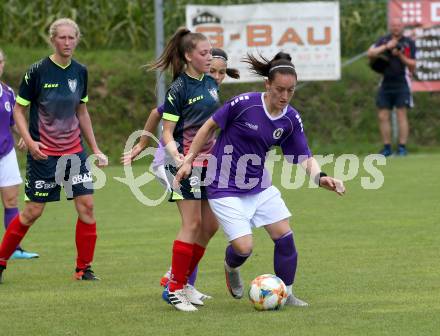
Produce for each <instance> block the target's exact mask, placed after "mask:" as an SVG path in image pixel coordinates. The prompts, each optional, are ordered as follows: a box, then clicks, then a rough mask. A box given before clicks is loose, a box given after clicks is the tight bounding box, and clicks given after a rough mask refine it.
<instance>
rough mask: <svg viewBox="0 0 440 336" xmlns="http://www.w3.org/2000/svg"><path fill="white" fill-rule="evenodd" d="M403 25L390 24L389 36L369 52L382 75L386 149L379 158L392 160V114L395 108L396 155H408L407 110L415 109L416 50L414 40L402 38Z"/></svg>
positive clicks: (381, 119)
mask: <svg viewBox="0 0 440 336" xmlns="http://www.w3.org/2000/svg"><path fill="white" fill-rule="evenodd" d="M402 33H403V24H402V21H401V19H400V18H394V19H392V20H391V24H390V33H389V34H387V35H385V36H383V37H381V38H380V39H379V40H377V42H376V43H375V44H374V45H372V46H371V47H370V49H369V50H368V53H367V55H368V58H369V59H370V62H371V67H372V68H373V69H374V70H375V71H377V72H380V73H382V74H383V80H382V81H381V83H380V85H379V91H378V93H377V97H376V106H377V108H378V118H379V128H380V133H381V136H382V141H383V144H384V147H383V149H382V151H381V152H380V154H383V155H384V156H390V155H391V154H392V150H391V124H390V112H391V110H392V109H393V107H395V108H396V115H397V121H398V124H399V146H398V149H397V152H396V154H397V155H399V156H405V155H407V153H408V152H407V149H406V142H407V140H408V133H409V125H408V118H407V108H411V107H412V106H413V101H412V96H411V87H410V85H411V83H410V73H413V72H414V70H415V67H416V61H415V55H416V46H415V43H414V41H413V40H411V39H410V38H409V37H406V36H403V34H402Z"/></svg>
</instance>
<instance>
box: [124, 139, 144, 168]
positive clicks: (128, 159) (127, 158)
mask: <svg viewBox="0 0 440 336" xmlns="http://www.w3.org/2000/svg"><path fill="white" fill-rule="evenodd" d="M143 150H144V147H143V146H142V145H141V144H140V143H138V144H136V145H135V146H134V147H133V148H132V149H131V150H130V151H129V152H127V153H124V154H123V155H122V156H121V163H122V164H123V165H124V166H127V165H129V164H131V163H132V162H133V161H134V159H135V158H136V157H137V156H138V155H139V154H140V152H142V151H143Z"/></svg>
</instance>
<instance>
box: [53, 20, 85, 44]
mask: <svg viewBox="0 0 440 336" xmlns="http://www.w3.org/2000/svg"><path fill="white" fill-rule="evenodd" d="M59 26H71V27H72V28H73V29H75V36H76V38H77V39H78V40H79V38H80V37H81V32H80V31H79V27H78V25H77V23H76V22H75V21H73V20H72V19H69V18H61V19H58V20H55V21H54V22H52V24H51V25H50V27H49V38H50V39H51V40H52V39H53V38H54V37H55V36H57V32H58V27H59Z"/></svg>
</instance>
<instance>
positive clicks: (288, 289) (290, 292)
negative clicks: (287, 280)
mask: <svg viewBox="0 0 440 336" xmlns="http://www.w3.org/2000/svg"><path fill="white" fill-rule="evenodd" d="M286 289H287V296H289V295H293V292H292V285H290V286H286Z"/></svg>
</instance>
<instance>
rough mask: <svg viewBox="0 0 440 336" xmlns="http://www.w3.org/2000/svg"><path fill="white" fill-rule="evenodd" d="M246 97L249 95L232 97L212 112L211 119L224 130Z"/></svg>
mask: <svg viewBox="0 0 440 336" xmlns="http://www.w3.org/2000/svg"><path fill="white" fill-rule="evenodd" d="M248 99H249V96H247V95H241V96H237V97H234V98H232V99H231V100H229V101H227V102H226V103H225V104H224V105H223V106H222V107H220V108H219V109H218V110H217V111H216V112H215V113H214V115H213V116H212V119H214V121H215V123H216V124H217V125H218V127H220V128H221V129H222V130H224V129H225V128H226V127H227V125H228V124H229V123H230V122H231V121H232V120H233V119H234V117H235V116H236V115H237V114H238V112H239V111H240V110H241V109H242V108H243V106H242V104H243V102H244V101H247V100H248Z"/></svg>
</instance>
